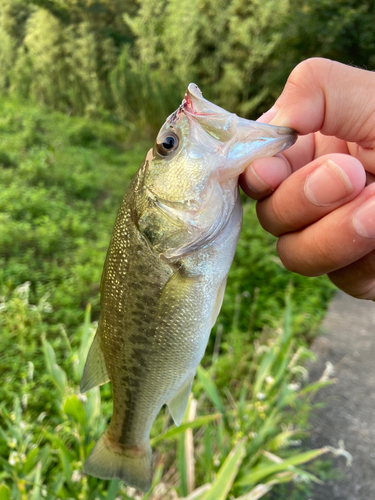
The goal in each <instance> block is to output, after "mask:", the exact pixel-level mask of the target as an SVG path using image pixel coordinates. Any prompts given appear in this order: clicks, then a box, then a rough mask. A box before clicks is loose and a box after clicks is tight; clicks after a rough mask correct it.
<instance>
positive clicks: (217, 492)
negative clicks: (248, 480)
mask: <svg viewBox="0 0 375 500" xmlns="http://www.w3.org/2000/svg"><path fill="white" fill-rule="evenodd" d="M245 452H246V449H245V443H244V441H240V442H239V443H237V444H236V446H235V447H234V448H233V450H232V451H231V452H230V453H229V455H228V456H227V458H226V459H225V461H224V463H223V465H222V466H221V467H220V470H219V472H218V474H217V476H216V479H215V481H214V483H213V485H212V487H211V489H210V490H209V491H208V492H207V493H206V494H205V495H204V496H203V497H202V500H226V498H227V495H228V493H229V491H230V489H231V487H232V484H233V482H234V480H235V479H236V476H237V473H238V470H239V468H240V466H241V463H242V460H243V458H244V456H245Z"/></svg>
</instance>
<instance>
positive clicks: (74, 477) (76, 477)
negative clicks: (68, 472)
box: [72, 470, 82, 483]
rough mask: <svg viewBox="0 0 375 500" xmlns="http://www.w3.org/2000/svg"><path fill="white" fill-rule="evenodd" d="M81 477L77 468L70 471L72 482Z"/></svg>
mask: <svg viewBox="0 0 375 500" xmlns="http://www.w3.org/2000/svg"><path fill="white" fill-rule="evenodd" d="M81 479H82V474H81V473H80V472H79V471H78V470H74V471H73V473H72V481H73V483H79V482H80V481H81Z"/></svg>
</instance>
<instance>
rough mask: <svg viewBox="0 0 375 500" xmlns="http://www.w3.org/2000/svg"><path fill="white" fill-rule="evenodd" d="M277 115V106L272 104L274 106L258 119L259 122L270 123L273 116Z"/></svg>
mask: <svg viewBox="0 0 375 500" xmlns="http://www.w3.org/2000/svg"><path fill="white" fill-rule="evenodd" d="M276 115H277V107H276V106H272V108H270V109H269V110H268V111H266V112H265V113H263V114H262V116H260V117H259V118H258V119H257V122H262V123H269V122H270V121H271V120H272V119H273V118H275V116H276Z"/></svg>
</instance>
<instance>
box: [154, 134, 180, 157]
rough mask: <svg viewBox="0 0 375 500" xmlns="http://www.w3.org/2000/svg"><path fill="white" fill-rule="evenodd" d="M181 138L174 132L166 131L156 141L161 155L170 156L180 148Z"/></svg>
mask: <svg viewBox="0 0 375 500" xmlns="http://www.w3.org/2000/svg"><path fill="white" fill-rule="evenodd" d="M178 144H179V139H178V137H177V135H176V134H175V133H174V132H170V131H168V132H165V133H164V134H163V135H162V136H161V137H160V138H158V141H157V143H156V149H157V150H158V153H159V154H160V155H161V156H169V155H170V154H172V153H174V152H175V151H176V149H177V148H178Z"/></svg>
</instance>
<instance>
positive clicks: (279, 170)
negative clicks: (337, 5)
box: [241, 58, 375, 300]
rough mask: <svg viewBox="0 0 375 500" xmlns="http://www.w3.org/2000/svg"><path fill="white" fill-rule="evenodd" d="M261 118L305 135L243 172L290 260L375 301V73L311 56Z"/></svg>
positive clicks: (245, 184) (246, 186)
mask: <svg viewBox="0 0 375 500" xmlns="http://www.w3.org/2000/svg"><path fill="white" fill-rule="evenodd" d="M259 121H261V122H266V123H270V122H271V123H272V124H274V125H282V126H287V127H292V128H294V129H295V130H296V131H297V132H298V134H300V135H301V137H299V138H298V140H297V142H296V144H295V145H294V146H292V147H291V148H290V149H289V150H287V151H285V152H284V153H283V154H282V155H278V156H277V157H274V158H260V159H258V160H255V161H254V162H253V163H252V164H251V165H250V166H249V167H248V168H247V169H246V171H245V172H244V174H243V175H242V177H241V186H242V188H243V190H244V191H245V193H247V194H248V195H249V196H250V197H252V198H254V199H257V200H260V201H258V203H257V213H258V217H259V220H260V223H261V224H262V226H263V227H264V229H266V230H267V231H269V232H270V233H272V234H274V235H275V236H278V237H279V240H278V244H277V250H278V253H279V256H280V258H281V260H282V262H283V264H284V265H285V267H286V268H287V269H289V270H290V271H293V272H296V273H299V274H303V275H305V276H318V275H321V274H325V273H328V276H329V277H330V279H331V281H332V282H333V283H334V284H335V285H337V286H338V287H339V288H341V289H342V290H344V291H345V292H347V293H348V294H350V295H353V296H355V297H358V298H364V299H372V300H375V184H373V183H372V182H373V180H375V74H374V73H372V72H369V71H365V70H361V69H357V68H352V67H350V66H345V65H343V64H340V63H337V62H334V61H330V60H327V59H318V58H316V59H309V60H306V61H304V62H302V63H301V64H299V65H298V66H297V67H296V68H295V69H294V70H293V72H292V73H291V74H290V76H289V79H288V82H287V84H286V86H285V88H284V90H283V92H282V94H281V96H280V97H279V98H278V100H277V101H276V104H275V106H274V107H273V108H271V110H269V111H268V112H267V113H265V114H264V115H263V116H261V117H260V118H259ZM366 179H367V181H366ZM366 184H367V185H366ZM365 185H366V187H365Z"/></svg>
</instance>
